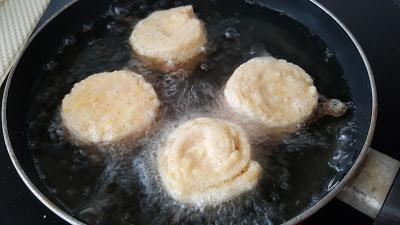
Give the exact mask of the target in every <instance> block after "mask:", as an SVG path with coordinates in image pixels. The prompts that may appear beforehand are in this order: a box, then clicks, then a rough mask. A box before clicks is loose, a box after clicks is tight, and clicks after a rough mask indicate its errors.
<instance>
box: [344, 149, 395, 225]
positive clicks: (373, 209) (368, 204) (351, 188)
mask: <svg viewBox="0 0 400 225" xmlns="http://www.w3.org/2000/svg"><path fill="white" fill-rule="evenodd" d="M399 168H400V161H398V160H396V159H393V158H391V157H389V156H387V155H385V154H382V153H380V152H378V151H376V150H374V149H372V148H371V149H370V151H369V153H368V154H367V157H366V159H365V161H364V163H363V165H362V166H361V168H360V170H359V171H358V173H357V174H356V175H355V176H354V177H353V178H352V180H350V181H349V183H348V184H347V185H346V186H345V187H344V188H343V190H342V192H341V193H340V194H339V195H338V198H339V199H340V200H342V201H343V202H345V203H347V204H349V205H350V206H352V207H354V208H355V209H357V210H359V211H361V212H363V213H364V214H366V215H368V216H370V217H372V218H374V219H375V222H374V224H385V225H390V224H400V171H399Z"/></svg>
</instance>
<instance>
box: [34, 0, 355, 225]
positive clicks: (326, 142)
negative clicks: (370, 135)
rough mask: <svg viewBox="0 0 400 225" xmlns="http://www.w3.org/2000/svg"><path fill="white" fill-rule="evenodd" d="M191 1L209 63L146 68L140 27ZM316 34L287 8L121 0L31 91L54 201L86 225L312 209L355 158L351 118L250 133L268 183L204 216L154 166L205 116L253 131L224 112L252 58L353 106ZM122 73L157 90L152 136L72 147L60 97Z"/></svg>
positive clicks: (211, 219)
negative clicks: (231, 88)
mask: <svg viewBox="0 0 400 225" xmlns="http://www.w3.org/2000/svg"><path fill="white" fill-rule="evenodd" d="M187 3H191V4H194V9H195V12H196V13H197V14H198V16H199V18H200V19H202V20H203V21H204V22H205V24H206V27H207V30H208V37H209V40H210V43H209V45H208V46H207V49H206V51H207V53H208V56H207V58H206V59H204V60H203V61H202V62H200V64H199V65H198V67H197V68H196V70H195V71H194V72H193V74H190V75H189V74H186V73H185V72H184V71H177V72H175V73H170V74H162V73H159V72H154V71H151V70H148V69H146V68H144V67H143V66H142V65H141V64H140V62H139V61H138V60H137V59H136V58H135V57H134V56H133V55H132V53H131V50H130V47H129V45H128V37H129V35H130V32H131V30H132V28H133V26H134V24H135V23H137V21H138V20H139V19H141V18H143V17H145V16H146V15H147V14H148V13H150V12H152V11H154V10H157V9H160V8H171V7H175V6H178V5H183V4H187ZM310 33H312V32H310V31H309V30H307V29H306V28H304V27H303V26H302V25H300V24H298V23H297V22H295V21H294V20H292V19H290V18H289V17H287V16H285V15H284V14H282V13H280V12H275V11H273V10H269V9H266V8H262V7H259V6H257V4H248V3H245V2H239V1H238V2H237V3H236V2H235V3H232V2H230V1H229V4H228V2H226V1H205V0H204V1H196V2H185V1H163V0H162V1H155V2H151V1H150V2H140V4H139V3H138V2H136V1H116V2H115V3H113V4H112V6H111V7H110V9H109V10H108V11H107V12H105V13H104V15H102V16H101V17H100V18H97V19H96V20H93V21H85V22H84V24H83V26H82V27H81V29H80V30H79V31H77V32H76V33H74V34H68V35H66V37H65V39H64V40H63V41H62V42H61V43H60V47H59V48H58V49H57V50H56V51H55V53H54V57H53V58H51V59H49V60H48V61H47V62H46V63H45V64H44V65H43V73H42V74H41V78H40V79H39V80H38V82H37V84H36V86H35V87H34V89H33V90H34V91H33V96H34V99H35V101H33V103H32V106H31V110H30V112H29V115H30V119H29V121H28V128H27V130H28V134H29V141H30V150H31V151H32V153H33V155H34V160H35V165H36V168H37V170H38V174H39V177H40V178H41V179H42V181H43V184H44V185H45V186H46V187H47V189H48V193H49V195H50V196H51V197H52V200H53V201H55V202H56V203H58V204H59V205H60V206H61V207H62V208H63V209H65V210H66V211H68V212H70V213H71V214H73V215H74V216H76V217H77V218H79V219H81V220H82V221H85V222H87V223H88V224H279V223H282V222H283V221H286V220H288V219H290V218H291V217H293V216H295V215H297V214H298V213H300V212H302V211H304V210H305V209H306V208H308V207H310V206H312V205H313V204H315V203H316V202H317V201H318V200H319V199H320V198H321V197H323V196H324V195H325V194H326V193H327V192H328V191H330V190H331V189H332V188H333V187H334V186H335V185H336V184H337V182H338V181H339V180H340V178H341V176H342V174H343V173H344V172H345V171H346V169H347V168H348V166H349V165H350V164H351V161H352V160H353V156H354V154H355V151H354V150H353V149H352V144H353V138H352V136H353V135H354V134H355V128H354V124H353V122H352V110H350V111H349V112H348V113H346V114H345V115H344V116H343V117H340V118H332V117H324V118H322V119H320V120H318V121H317V122H315V123H313V124H311V125H309V126H307V127H304V128H302V129H300V130H299V131H297V132H295V133H293V134H291V135H288V136H284V137H282V138H280V139H279V140H271V139H270V138H264V137H262V135H260V134H259V130H258V129H257V128H254V127H252V126H248V127H247V128H246V130H247V131H248V132H249V134H250V136H251V138H252V148H253V158H255V159H256V160H257V161H258V162H259V163H260V164H261V166H262V167H263V176H262V178H261V180H260V181H259V184H258V185H257V187H256V188H255V189H254V190H253V191H251V192H248V193H244V194H243V195H241V196H240V197H239V198H236V199H233V200H231V201H228V202H225V203H223V204H220V205H216V206H209V207H204V208H196V207H191V206H188V205H184V204H180V203H179V202H176V201H174V200H173V199H172V198H171V197H169V196H168V195H167V193H166V192H165V191H164V189H163V187H162V184H161V182H160V178H159V175H158V171H157V166H156V157H157V151H158V149H159V147H160V145H162V143H163V141H164V140H165V138H166V136H167V135H168V134H169V133H170V132H171V130H172V129H174V128H175V127H176V126H178V125H179V124H181V123H182V122H184V121H186V120H189V119H192V118H196V117H199V116H207V117H217V118H222V119H229V120H234V122H239V123H241V124H247V121H237V117H236V118H235V117H231V115H230V114H229V113H227V112H226V111H224V110H223V109H224V107H223V103H222V102H223V101H221V92H222V89H223V86H224V84H225V82H226V80H227V79H228V78H229V76H230V74H232V72H233V71H234V70H235V69H236V68H237V66H239V65H240V64H241V63H243V62H245V61H247V60H248V59H250V58H252V57H256V56H266V55H272V56H274V57H277V58H284V59H287V60H288V61H290V62H293V63H296V64H298V65H299V66H301V67H302V68H304V69H305V70H306V71H307V72H308V73H309V74H310V75H311V76H312V77H313V78H314V81H315V83H316V86H317V88H318V91H319V92H320V93H321V94H323V95H326V96H327V97H329V98H338V99H341V100H343V101H350V100H351V99H350V96H349V91H348V87H347V85H346V82H345V80H344V78H343V77H341V76H338V74H342V71H341V68H340V66H339V64H338V62H337V60H336V58H335V56H334V55H332V54H331V53H330V54H329V57H328V58H329V60H326V57H327V49H328V48H327V47H326V46H325V45H324V44H323V43H322V41H321V40H319V39H318V37H316V36H315V35H311V34H310ZM328 53H329V52H328ZM117 69H130V70H133V71H135V72H138V73H140V74H142V75H143V76H144V77H145V79H146V80H147V81H148V82H150V83H151V84H153V86H154V88H155V90H156V92H157V94H158V96H159V98H160V101H161V102H162V106H161V111H162V112H161V115H160V116H159V119H158V120H157V122H156V126H155V128H154V129H153V131H152V132H149V134H148V135H147V136H146V137H144V138H143V139H141V140H139V141H138V142H137V143H136V144H135V145H132V146H123V145H118V144H115V145H104V146H78V145H74V144H72V143H70V142H69V140H68V138H66V133H65V130H64V128H63V126H62V123H61V118H60V116H59V106H60V104H61V100H62V98H63V97H64V95H65V94H67V93H68V92H69V91H70V89H71V88H72V85H73V84H74V83H76V82H78V81H80V80H82V79H84V78H86V77H87V76H89V75H91V74H93V73H98V72H104V71H112V70H117ZM325 77H331V78H332V79H334V80H332V81H331V83H336V84H337V85H335V89H333V88H332V85H331V83H329V84H326V83H324V78H325ZM233 118H234V119H233Z"/></svg>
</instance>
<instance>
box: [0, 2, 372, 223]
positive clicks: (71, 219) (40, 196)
mask: <svg viewBox="0 0 400 225" xmlns="http://www.w3.org/2000/svg"><path fill="white" fill-rule="evenodd" d="M78 1H79V0H72V1H71V2H70V3H68V4H66V5H65V6H63V7H62V8H61V9H59V10H58V11H57V12H55V13H54V14H53V15H52V16H51V17H50V18H49V19H47V21H46V22H45V23H43V24H42V25H41V26H40V27H39V28H38V29H37V30H36V31H34V33H33V34H32V35H31V37H30V38H29V40H28V41H27V42H26V44H25V46H24V50H23V51H22V52H21V53H20V55H19V56H18V60H17V62H18V61H19V60H20V58H21V57H22V56H23V53H24V52H25V50H26V48H27V47H28V46H29V45H30V43H31V42H32V41H33V40H34V39H35V37H36V36H37V35H38V34H39V33H40V32H41V31H42V30H43V29H44V28H45V27H46V25H47V24H48V23H50V22H51V21H53V19H54V18H55V17H57V16H58V15H59V14H61V13H62V12H63V11H64V10H66V9H67V8H69V7H70V6H71V5H73V4H75V3H76V2H78ZM309 1H310V2H311V3H313V4H314V5H316V6H317V7H318V8H320V9H321V10H322V11H323V12H324V13H326V14H327V15H328V16H330V17H331V18H332V19H333V20H334V21H335V22H336V23H337V24H338V25H339V26H340V27H341V28H342V29H343V30H344V31H345V32H346V34H347V36H348V37H349V38H350V39H351V41H352V42H353V44H354V45H355V47H356V49H357V51H358V53H359V54H360V56H361V58H362V60H363V62H364V66H365V68H366V70H367V73H368V76H369V81H370V86H371V94H372V114H371V120H370V125H369V130H368V134H367V138H366V140H365V142H364V145H363V147H362V150H361V152H360V154H359V156H358V157H357V159H356V161H355V162H354V164H353V165H352V167H351V168H350V170H349V171H348V172H347V174H346V175H345V176H344V177H343V179H342V180H341V181H340V182H339V183H338V184H337V185H336V186H335V187H334V188H333V189H332V190H331V191H330V192H329V193H328V194H326V195H325V196H324V197H323V198H322V199H320V200H319V201H318V202H317V203H316V204H314V205H313V206H312V207H310V208H308V209H306V210H305V211H303V212H302V213H300V214H299V215H297V216H295V217H293V218H291V219H290V220H288V221H286V222H284V223H283V224H285V225H292V224H298V223H299V222H301V221H303V220H305V219H306V218H308V217H310V216H311V215H312V214H314V213H315V212H316V211H318V210H319V209H320V208H322V207H323V206H325V205H326V204H327V203H328V202H329V201H331V200H332V199H333V198H334V197H335V196H336V195H338V194H339V192H340V191H341V190H342V189H343V187H345V185H346V184H347V182H348V181H349V180H350V179H351V177H353V176H354V174H355V173H356V172H357V170H358V169H359V168H360V165H361V163H362V162H363V161H364V159H365V157H366V155H367V153H368V152H369V146H370V144H371V141H372V137H373V133H374V130H375V125H376V119H377V107H378V103H377V93H376V86H375V80H374V75H373V73H372V70H371V67H370V64H369V62H368V59H367V57H366V55H365V53H364V51H363V49H362V48H361V46H360V44H359V42H358V41H357V39H356V38H355V37H354V35H353V34H352V33H351V32H350V30H349V29H348V28H347V27H346V26H345V25H344V24H343V23H342V22H341V21H340V20H339V19H338V18H337V17H336V16H335V15H334V14H333V13H332V12H331V11H329V10H328V9H327V8H325V7H324V6H323V5H321V4H320V3H318V2H317V1H316V0H309ZM16 65H17V63H16V64H15V65H14V66H13V68H12V70H11V71H10V73H9V76H8V77H7V81H6V84H5V88H4V93H3V98H2V105H1V106H2V108H1V123H2V131H3V135H4V141H5V145H6V148H7V152H8V154H9V157H10V159H11V161H12V164H13V166H14V167H15V169H16V170H17V172H18V175H19V176H20V177H21V179H22V181H23V182H24V183H25V185H26V186H27V187H28V188H29V190H30V191H31V192H32V193H33V194H34V195H35V197H36V198H37V199H39V200H40V201H41V202H42V203H43V204H44V205H45V206H46V207H47V208H48V209H50V210H51V211H52V212H53V213H55V214H56V215H57V216H59V217H60V218H62V219H63V220H65V221H67V222H68V223H70V224H79V225H81V224H82V225H84V224H85V223H82V222H81V221H79V220H78V219H76V218H75V217H73V216H71V215H70V214H69V213H67V212H65V211H64V210H62V209H60V208H59V207H58V206H57V205H55V204H54V203H53V202H52V201H50V200H49V199H48V198H47V197H46V196H45V195H44V194H43V193H42V192H41V191H40V190H39V189H38V188H37V187H36V186H35V185H34V184H33V183H32V181H31V180H30V178H29V177H28V176H27V175H26V173H25V171H24V169H23V168H22V167H21V165H20V163H19V161H18V159H17V157H16V155H15V152H14V149H13V147H12V145H11V141H10V138H9V134H8V127H7V118H6V106H7V98H8V92H9V87H10V84H11V80H12V77H13V74H14V71H15V68H16Z"/></svg>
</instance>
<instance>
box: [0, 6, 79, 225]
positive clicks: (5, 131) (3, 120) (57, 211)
mask: <svg viewBox="0 0 400 225" xmlns="http://www.w3.org/2000/svg"><path fill="white" fill-rule="evenodd" d="M78 1H79V0H73V1H72V2H70V3H68V4H66V5H65V6H63V7H62V8H61V9H59V10H58V11H57V12H56V13H54V14H53V15H52V16H51V17H50V18H49V19H48V20H47V21H46V22H44V23H43V24H42V25H41V26H40V27H39V28H38V29H37V30H36V31H35V32H34V33H33V34H32V35H31V37H30V38H29V40H28V41H27V42H26V44H25V46H24V50H23V51H22V52H21V53H20V55H19V56H18V60H17V61H16V62H18V61H19V59H20V58H21V57H22V55H23V53H24V52H25V50H26V48H27V47H28V46H29V44H30V43H31V42H32V40H33V39H35V37H36V36H37V35H38V34H39V33H40V31H41V30H43V28H44V27H45V26H46V25H47V24H48V23H49V22H50V21H52V20H53V19H54V18H55V17H56V16H58V15H59V14H60V13H62V12H63V11H64V10H65V9H67V8H68V7H70V6H71V5H73V4H75V3H76V2H78ZM14 70H15V65H14V66H13V68H12V70H11V72H10V73H9V76H8V78H7V82H6V85H5V87H4V93H3V99H2V105H1V123H2V130H3V136H4V142H5V144H6V148H7V151H8V155H9V156H10V159H11V161H12V164H13V165H14V167H15V169H16V170H17V172H18V175H19V176H20V177H21V179H22V181H23V182H24V183H25V185H26V186H27V187H28V188H29V190H30V191H31V192H32V193H33V194H34V195H35V196H36V197H37V198H38V199H39V200H40V201H41V202H42V203H43V204H44V205H45V206H46V207H47V208H49V209H50V210H51V211H52V212H53V213H55V214H56V215H57V216H59V217H61V218H62V219H63V220H65V221H67V222H68V223H70V224H77V225H84V223H82V222H81V221H79V220H77V219H76V218H74V217H73V216H71V215H70V214H68V213H66V212H65V211H63V210H62V209H60V208H59V207H58V206H56V205H55V204H54V203H52V202H51V201H50V200H49V199H48V198H46V197H45V196H44V194H43V193H42V192H40V191H39V189H38V188H37V187H36V186H35V185H34V184H33V183H32V181H31V180H30V179H29V177H28V176H27V175H26V173H25V171H24V170H23V168H22V167H21V165H20V164H19V162H18V159H17V157H16V155H15V152H14V149H13V147H12V145H11V142H10V137H9V134H8V128H7V117H6V106H7V96H8V91H9V87H10V83H11V79H12V76H13V74H14Z"/></svg>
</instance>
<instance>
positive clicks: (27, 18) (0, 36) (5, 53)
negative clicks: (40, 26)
mask: <svg viewBox="0 0 400 225" xmlns="http://www.w3.org/2000/svg"><path fill="white" fill-rule="evenodd" d="M49 2H50V0H0V84H1V83H2V82H3V80H4V78H5V76H6V75H7V73H8V72H9V70H10V69H11V67H12V65H13V64H14V63H15V60H16V58H17V57H18V55H19V53H20V52H21V50H22V49H23V47H24V44H25V42H26V41H27V40H28V38H29V35H30V34H31V33H32V31H33V29H34V28H35V25H36V23H37V22H38V20H39V19H40V16H41V15H42V13H43V12H44V10H45V9H46V7H47V5H48V4H49Z"/></svg>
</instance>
